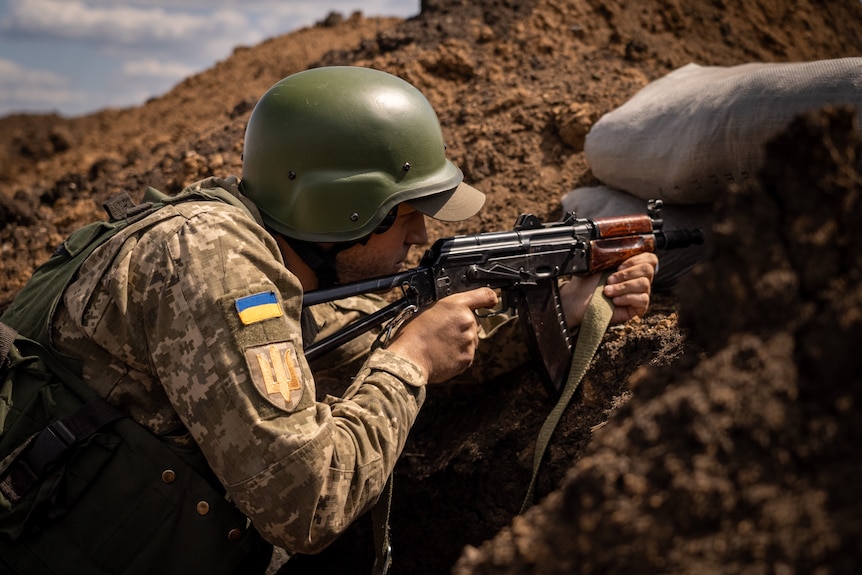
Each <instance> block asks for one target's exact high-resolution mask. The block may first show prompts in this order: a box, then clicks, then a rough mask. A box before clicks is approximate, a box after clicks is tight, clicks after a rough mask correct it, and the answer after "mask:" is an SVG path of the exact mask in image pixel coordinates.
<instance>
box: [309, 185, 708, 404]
mask: <svg viewBox="0 0 862 575" xmlns="http://www.w3.org/2000/svg"><path fill="white" fill-rule="evenodd" d="M661 207H662V204H661V200H650V201H649V202H648V203H647V213H645V214H634V215H625V216H611V217H605V218H595V219H578V218H577V216H576V214H575V213H569V214H567V215H566V217H565V218H564V219H563V220H562V221H560V222H554V223H542V222H540V221H539V219H538V218H537V217H536V216H534V215H532V214H522V215H521V216H519V217H518V219H517V221H516V222H515V227H514V229H513V230H512V231H506V232H486V233H480V234H470V235H462V236H453V237H449V238H442V239H440V240H437V241H436V242H435V243H434V244H433V245H432V246H431V248H430V249H428V251H426V252H425V254H424V256H423V257H422V259H421V261H420V263H419V265H418V266H417V267H415V268H412V269H409V270H406V271H403V272H400V273H396V274H392V275H388V276H384V277H379V278H373V279H369V280H362V281H358V282H353V283H349V284H343V285H338V286H335V287H331V288H326V289H320V290H312V291H309V292H306V293H305V295H304V296H303V300H302V305H303V306H312V305H316V304H320V303H325V302H329V301H333V300H338V299H342V298H346V297H350V296H355V295H360V294H366V293H376V292H384V291H389V290H391V289H393V288H400V289H401V292H402V297H401V298H400V299H398V300H397V301H394V302H393V303H391V304H389V305H387V306H386V307H384V308H382V309H380V310H379V311H377V312H375V313H374V314H371V315H369V316H366V317H365V318H363V319H360V320H358V321H356V322H354V323H352V324H350V325H349V326H347V327H345V328H343V329H342V330H340V331H339V332H337V333H335V334H332V335H331V336H329V337H327V338H325V339H323V340H321V341H319V342H315V343H314V344H312V345H311V346H308V347H307V348H306V350H305V355H306V357H307V358H308V359H309V360H312V359H315V358H317V357H320V356H321V355H323V354H325V353H327V352H329V351H331V350H332V349H335V348H336V347H338V346H340V345H341V344H343V343H345V342H347V341H349V340H351V339H353V338H354V337H357V336H358V335H360V334H362V333H364V332H366V331H368V330H370V329H373V328H375V327H378V326H380V325H382V324H383V323H384V322H386V321H389V320H391V319H394V318H396V317H397V316H399V315H400V314H402V312H404V310H406V309H407V308H408V307H410V306H415V307H414V308H413V309H419V308H421V307H422V306H425V305H428V304H430V303H432V302H434V301H436V300H438V299H440V298H443V297H445V296H447V295H451V294H453V293H458V292H463V291H468V290H471V289H475V288H479V287H483V286H487V287H490V288H493V289H499V290H500V295H501V311H512V312H517V313H518V315H519V316H520V318H521V321H522V322H524V324H523V325H525V326H526V327H527V332H528V333H530V334H531V338H530V339H531V340H532V341H531V342H530V347H531V351H532V352H533V354H534V356H535V355H538V357H539V358H540V359H541V360H542V364H543V365H544V367H545V371H546V375H547V376H548V379H549V381H550V383H551V384H552V385H553V387H554V389H556V390H557V391H559V389H560V387H561V386H562V384H563V382H564V380H565V378H566V375H567V370H568V366H569V363H570V360H571V355H572V351H573V349H572V346H573V344H572V338H571V335H570V334H569V330H568V327H567V325H566V322H565V318H564V317H563V311H562V306H561V303H560V297H559V287H558V284H557V279H558V278H560V277H562V276H569V275H590V274H593V273H596V272H600V271H603V270H607V269H611V268H615V267H616V266H618V265H619V264H620V263H622V262H623V261H624V260H626V259H628V258H629V257H631V256H634V255H636V254H639V253H643V252H654V251H656V250H662V249H672V248H684V247H688V246H691V245H693V244H702V243H703V241H704V236H703V232H702V231H701V230H672V231H661V228H662V223H663V222H662V219H661ZM494 313H499V312H494Z"/></svg>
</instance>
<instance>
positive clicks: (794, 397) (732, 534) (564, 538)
mask: <svg viewBox="0 0 862 575" xmlns="http://www.w3.org/2000/svg"><path fill="white" fill-rule="evenodd" d="M854 118H855V114H854V113H852V112H851V111H847V110H835V111H832V112H831V113H828V114H826V113H824V114H823V115H819V116H811V117H809V118H807V119H805V120H799V121H797V122H796V123H795V124H794V125H793V126H792V127H791V128H790V130H789V131H788V132H787V133H785V134H784V135H783V136H781V137H779V138H778V139H777V140H776V141H774V143H773V144H772V145H771V147H770V149H769V157H768V158H767V161H766V167H765V169H764V170H763V173H762V174H761V182H762V183H761V185H760V186H757V187H754V186H752V187H750V188H747V189H745V190H738V191H736V192H735V193H733V194H732V195H730V196H728V197H727V199H726V201H723V202H722V203H721V204H720V205H719V206H718V213H719V224H718V225H717V226H716V229H717V230H718V231H717V234H716V240H715V246H714V250H713V255H712V257H711V258H710V260H709V262H708V266H706V267H704V268H701V269H700V270H698V272H696V273H695V275H694V276H692V277H690V278H689V280H688V282H687V283H686V285H685V286H684V287H685V289H684V293H685V295H684V296H683V297H682V299H683V304H682V307H681V309H680V316H681V317H682V318H684V319H685V321H684V322H683V323H684V324H685V325H686V327H687V328H688V333H689V335H690V338H691V340H692V341H693V342H694V343H695V344H696V345H697V346H698V347H699V348H700V349H701V350H703V351H704V352H708V355H706V356H703V357H695V356H691V357H689V358H688V360H686V361H682V362H679V363H677V364H675V365H673V366H669V367H664V368H658V369H651V370H647V371H645V372H642V373H640V374H639V375H638V377H637V378H634V379H633V381H632V382H631V387H632V389H633V391H632V399H631V400H630V401H629V402H628V403H627V404H626V405H625V406H624V407H623V408H621V409H620V410H619V412H618V413H617V414H616V415H615V416H614V417H613V418H612V419H611V420H610V421H609V422H608V425H607V426H605V428H604V429H602V430H601V431H600V432H598V433H596V436H595V438H594V440H593V443H592V444H591V445H590V447H589V448H588V450H587V452H586V453H585V455H584V456H583V458H582V459H581V460H580V461H579V462H578V463H577V465H576V466H575V467H573V468H572V469H571V471H570V472H569V474H568V476H567V477H566V480H565V481H564V484H563V487H562V488H561V489H560V490H559V491H558V492H555V493H554V494H552V495H551V496H550V497H549V498H548V499H547V500H545V501H544V502H542V504H541V505H539V506H537V507H535V508H533V509H532V510H531V511H530V512H528V513H527V514H525V515H524V516H523V517H522V518H519V519H517V520H516V521H515V522H514V523H513V525H512V527H511V528H508V529H506V530H505V531H504V532H503V533H501V534H500V535H499V536H498V537H496V538H495V539H494V540H493V541H491V542H489V543H487V544H485V545H483V546H482V547H481V548H480V549H478V550H477V549H475V548H471V549H469V550H468V552H467V553H465V555H464V556H463V557H462V558H461V561H460V563H459V565H458V568H457V569H455V573H458V574H459V575H466V574H479V573H496V574H503V573H507V574H508V573H511V574H514V573H519V574H523V573H542V574H543V575H550V574H556V573H617V572H626V573H630V572H636V573H643V572H649V573H656V572H660V573H692V572H697V573H773V572H787V573H796V572H801V573H815V572H816V573H854V572H858V569H859V567H860V565H862V552H860V549H859V546H858V541H859V537H860V536H862V520H860V513H859V512H860V510H862V509H860V504H859V500H858V497H857V486H858V485H859V484H860V481H862V464H860V459H859V453H858V447H857V446H856V445H855V443H856V441H855V440H858V438H860V437H862V423H860V420H859V417H858V414H859V406H860V404H862V403H860V402H862V391H860V390H862V387H860V385H859V384H860V381H859V377H860V376H859V374H860V373H862V359H860V357H859V354H858V353H855V349H854V348H855V346H856V343H855V342H858V341H860V337H862V316H860V313H859V309H862V308H860V304H862V287H860V286H862V284H860V279H862V257H860V254H862V239H860V238H859V236H858V234H857V233H856V230H857V229H858V226H859V224H860V219H862V198H860V192H862V139H860V136H859V131H858V129H857V128H856V127H855V126H853V125H852V124H853V119H854ZM812 190H817V192H818V193H812ZM815 254H816V255H815ZM815 262H817V263H816V264H815ZM716 302H719V306H720V307H721V308H723V309H727V310H732V313H731V314H722V315H721V316H720V317H719V316H716V315H715V314H708V313H706V310H710V309H712V308H714V306H715V304H716ZM501 557H504V558H505V559H503V560H502V561H501V559H500V558H501Z"/></svg>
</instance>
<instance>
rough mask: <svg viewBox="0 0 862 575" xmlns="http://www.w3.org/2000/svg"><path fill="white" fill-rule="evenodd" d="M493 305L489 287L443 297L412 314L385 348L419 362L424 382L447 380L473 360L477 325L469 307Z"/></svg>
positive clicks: (495, 296)
mask: <svg viewBox="0 0 862 575" xmlns="http://www.w3.org/2000/svg"><path fill="white" fill-rule="evenodd" d="M495 305H497V294H496V293H495V292H494V290H492V289H490V288H479V289H476V290H472V291H468V292H463V293H459V294H454V295H451V296H448V297H445V298H443V299H441V300H439V301H437V302H435V303H434V304H432V305H430V306H428V307H426V308H425V309H423V310H421V311H420V312H419V313H417V314H416V315H414V316H413V317H412V318H411V319H410V320H409V321H408V322H407V323H405V324H404V325H403V326H402V327H401V329H400V330H398V332H397V333H396V334H395V337H394V338H393V340H392V341H391V343H390V344H389V349H390V350H391V351H394V352H395V353H397V354H398V355H401V356H403V357H405V358H407V359H409V360H411V361H413V362H414V363H416V364H417V365H419V366H420V367H421V368H422V369H423V370H424V371H425V373H426V374H427V376H428V383H440V382H443V381H447V380H449V379H451V378H453V377H455V376H456V375H458V374H460V373H461V372H463V371H464V370H465V369H467V368H468V367H470V365H471V364H472V363H473V356H474V354H475V353H476V346H477V345H478V343H479V326H478V324H477V322H476V316H475V315H474V313H473V311H474V310H477V309H481V308H492V307H494V306H495Z"/></svg>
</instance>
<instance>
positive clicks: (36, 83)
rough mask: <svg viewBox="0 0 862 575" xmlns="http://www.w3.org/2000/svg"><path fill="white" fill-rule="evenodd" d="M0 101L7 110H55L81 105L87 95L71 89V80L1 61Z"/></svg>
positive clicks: (48, 72)
mask: <svg viewBox="0 0 862 575" xmlns="http://www.w3.org/2000/svg"><path fill="white" fill-rule="evenodd" d="M0 78H3V82H2V83H0V102H3V103H4V108H5V109H6V110H24V109H28V108H32V107H33V106H38V107H41V108H43V109H47V108H54V107H58V106H61V105H65V104H67V103H72V102H82V101H84V100H85V99H86V94H85V93H84V92H83V91H82V90H76V89H74V88H72V83H71V81H70V79H69V78H68V77H66V76H63V75H61V74H57V73H55V72H51V71H48V70H36V69H28V68H24V67H22V66H20V65H18V64H16V63H15V62H12V61H11V60H6V59H3V58H0Z"/></svg>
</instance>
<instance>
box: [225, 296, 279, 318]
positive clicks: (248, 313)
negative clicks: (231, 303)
mask: <svg viewBox="0 0 862 575" xmlns="http://www.w3.org/2000/svg"><path fill="white" fill-rule="evenodd" d="M236 312H237V315H239V320H240V321H241V322H242V324H243V325H249V324H252V323H257V322H259V321H263V320H265V319H272V318H275V317H281V316H282V315H283V313H282V311H281V305H280V304H279V303H278V298H277V297H276V295H275V292H274V291H265V292H260V293H256V294H252V295H247V296H244V297H241V298H237V300H236Z"/></svg>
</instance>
